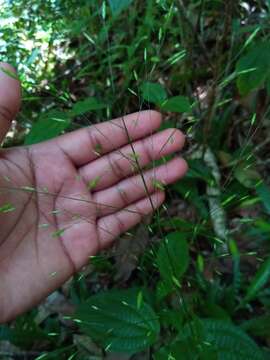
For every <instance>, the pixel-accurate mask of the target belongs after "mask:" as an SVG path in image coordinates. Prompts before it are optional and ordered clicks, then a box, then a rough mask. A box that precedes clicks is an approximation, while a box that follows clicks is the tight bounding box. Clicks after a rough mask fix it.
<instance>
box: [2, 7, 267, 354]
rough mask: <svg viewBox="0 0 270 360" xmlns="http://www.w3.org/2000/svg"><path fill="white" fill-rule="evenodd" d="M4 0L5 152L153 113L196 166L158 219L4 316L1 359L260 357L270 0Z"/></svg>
mask: <svg viewBox="0 0 270 360" xmlns="http://www.w3.org/2000/svg"><path fill="white" fill-rule="evenodd" d="M0 5H1V8H0V60H1V61H8V62H9V63H11V64H12V65H14V66H15V67H16V68H17V70H18V74H19V77H20V79H21V82H22V86H23V102H22V109H21V112H20V114H19V115H18V116H17V118H16V120H15V121H14V122H13V124H12V128H11V130H10V131H9V133H8V136H7V139H6V141H5V143H4V146H5V147H8V146H17V145H21V144H27V145H30V144H34V143H38V142H41V141H44V140H47V139H50V138H53V137H55V136H58V135H60V134H62V133H64V132H68V131H72V130H75V129H78V128H81V127H84V126H88V125H93V124H97V123H99V122H102V121H105V120H108V119H112V118H116V117H119V116H122V115H125V114H128V113H131V112H135V111H141V110H145V109H155V110H158V111H160V112H161V113H162V116H163V123H162V125H161V129H165V128H171V127H176V128H179V129H181V130H182V131H183V132H184V133H185V134H186V145H185V147H184V149H183V151H182V152H181V154H177V155H176V156H180V155H181V156H183V157H184V158H185V159H186V160H187V162H188V165H189V170H188V173H187V175H186V176H185V177H184V178H183V179H181V180H180V181H178V182H177V183H175V184H174V185H172V186H169V187H168V188H166V203H165V205H164V206H162V207H161V208H160V209H159V210H158V211H156V212H155V215H154V216H150V217H146V218H145V219H144V221H143V222H142V223H141V224H140V225H138V226H137V227H136V228H135V229H133V230H132V231H131V232H129V233H127V234H125V235H123V236H121V237H120V238H119V239H117V240H116V242H115V243H114V245H113V247H112V248H110V249H108V250H106V251H104V252H102V253H100V254H98V255H97V256H95V257H92V258H91V259H90V261H89V265H87V266H86V267H85V268H84V269H83V270H82V271H81V272H80V273H78V274H76V275H75V276H74V277H73V278H72V279H70V280H69V281H68V282H67V283H66V284H64V286H62V287H61V288H60V289H59V290H57V291H56V292H54V293H53V294H52V295H50V296H49V297H48V298H47V299H46V300H45V301H44V302H43V303H42V304H41V305H40V306H38V307H37V308H35V309H33V310H32V311H30V312H28V313H26V314H24V315H22V316H20V317H18V318H17V319H16V320H15V321H13V322H11V323H10V324H7V325H2V326H0V359H6V360H7V359H36V360H41V359H44V360H45V359H46V360H47V359H48V360H49V359H68V360H71V359H74V360H75V359H76V360H77V359H78V360H87V359H89V360H90V359H91V360H94V359H95V360H102V359H108V360H112V359H120V360H121V359H123V360H124V359H126V360H128V359H133V360H135V359H137V360H144V359H154V360H174V359H176V360H182V359H183V360H186V359H187V360H189V359H191V360H196V359H200V360H206V359H207V360H212V359H213V360H214V359H218V360H229V359H230V360H234V359H235V360H241V359H243V360H249V359H250V360H262V359H269V358H270V288H269V280H270V221H269V220H270V219H269V215H270V182H269V171H270V157H268V155H269V152H270V138H268V136H269V130H270V111H269V105H270V102H269V99H270V31H269V30H270V1H269V0H244V1H235V0H226V1H222V0H190V1H185V0H148V1H141V0H134V1H132V0H109V1H94V0H93V1H91V0H76V1H74V0H62V1H60V0H49V1H41V0H27V1H26V0H13V1H0ZM167 160H168V158H163V159H161V160H159V161H160V163H162V162H166V161H167ZM156 164H157V162H155V165H156ZM97 181H98V179H97ZM90 186H95V184H90ZM155 186H156V187H157V188H159V189H162V190H163V189H164V186H163V184H162V183H159V182H157V183H156V184H155ZM1 206H2V205H1V204H0V212H5V211H7V209H6V208H5V207H1ZM0 216H1V214H0Z"/></svg>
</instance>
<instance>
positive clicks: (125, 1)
mask: <svg viewBox="0 0 270 360" xmlns="http://www.w3.org/2000/svg"><path fill="white" fill-rule="evenodd" d="M132 1H133V0H109V4H110V7H111V10H112V13H113V15H118V14H120V12H121V11H123V10H124V9H126V8H127V7H128V6H129V5H130V4H131V3H132Z"/></svg>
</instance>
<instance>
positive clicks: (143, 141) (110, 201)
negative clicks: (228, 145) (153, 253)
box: [0, 64, 187, 322]
mask: <svg viewBox="0 0 270 360" xmlns="http://www.w3.org/2000/svg"><path fill="white" fill-rule="evenodd" d="M1 67H2V68H6V69H8V70H9V71H13V70H12V68H11V67H9V66H8V65H6V64H2V65H1V66H0V68H1ZM19 106H20V84H19V82H18V81H17V80H15V79H14V78H13V77H10V76H8V75H7V74H6V72H5V71H4V72H3V71H1V70H0V141H2V140H3V138H4V136H5V134H6V132H7V130H8V128H9V125H10V121H11V120H12V119H13V118H14V116H15V114H16V112H17V111H18V109H19ZM160 124H161V116H160V114H159V113H157V112H155V111H142V112H140V113H135V114H130V115H127V116H125V117H123V118H119V119H115V120H111V121H107V122H104V123H100V124H98V125H94V126H90V127H87V128H83V129H80V130H78V131H74V132H71V133H68V134H65V135H62V136H60V137H58V138H55V139H53V140H50V141H46V142H43V143H40V144H37V145H32V146H21V147H14V148H9V149H1V150H0V230H1V233H0V322H6V321H9V320H11V319H13V318H14V317H16V316H17V315H18V314H21V313H22V312H24V311H26V310H28V309H30V308H31V307H32V306H34V305H36V304H38V303H39V302H40V301H41V300H42V299H43V298H44V297H46V296H47V295H48V294H49V293H50V292H52V291H54V290H55V289H56V288H57V287H59V286H60V285H61V284H63V283H64V282H65V281H66V280H67V279H68V278H69V277H70V276H71V275H72V274H74V273H75V272H76V271H78V270H80V269H81V268H82V266H84V265H85V264H86V263H87V262H88V261H89V258H90V257H91V256H93V255H95V254H96V253H97V252H98V251H100V250H102V249H104V248H106V247H107V246H108V245H110V244H111V243H112V241H113V240H114V239H115V238H116V237H117V236H119V235H120V234H121V233H123V232H125V231H127V230H129V229H130V228H131V227H133V226H134V225H136V224H137V223H139V222H140V221H141V220H142V217H143V216H144V215H146V214H150V213H152V212H153V210H154V208H157V207H158V206H160V205H161V204H162V202H163V201H164V192H163V191H161V190H158V189H157V187H156V185H155V184H156V183H157V181H158V182H162V183H163V184H164V185H166V184H169V183H172V182H174V181H176V180H178V179H179V178H180V177H182V176H183V175H184V173H185V172H186V170H187V165H186V162H185V161H184V160H183V159H181V158H179V157H178V158H175V159H173V160H171V161H169V162H168V163H167V164H164V165H161V166H159V167H157V168H156V169H152V170H144V171H143V173H142V170H141V168H143V167H145V166H146V165H149V164H150V163H151V161H152V160H156V159H159V158H161V157H162V156H164V155H167V154H171V153H174V152H175V151H178V150H180V149H181V148H182V146H183V144H184V136H183V134H182V133H181V132H180V131H179V130H176V129H168V130H164V131H162V132H159V133H156V134H153V133H154V132H155V131H156V130H158V128H159V127H160ZM131 142H132V144H131ZM142 175H143V176H142ZM146 187H147V190H146ZM150 194H151V196H150V197H149V195H150Z"/></svg>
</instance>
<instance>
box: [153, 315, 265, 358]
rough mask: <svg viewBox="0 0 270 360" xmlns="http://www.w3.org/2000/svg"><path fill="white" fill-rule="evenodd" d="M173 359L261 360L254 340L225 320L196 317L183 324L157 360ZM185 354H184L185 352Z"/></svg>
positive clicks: (260, 354) (261, 356) (259, 351)
mask: <svg viewBox="0 0 270 360" xmlns="http://www.w3.org/2000/svg"><path fill="white" fill-rule="evenodd" d="M163 354H164V355H165V354H166V355H167V358H168V356H169V354H171V356H172V357H174V358H175V359H177V360H178V359H179V360H181V359H183V360H184V359H185V360H186V359H190V360H191V359H198V360H201V359H216V360H226V359H230V360H241V359H243V360H244V359H246V360H251V359H257V360H263V359H265V358H264V355H263V353H262V352H261V350H260V349H259V347H258V346H257V345H256V343H255V342H254V341H253V340H252V339H251V338H250V337H249V336H248V335H247V334H246V333H244V332H243V331H242V330H241V329H239V328H238V327H236V326H234V325H233V324H231V323H230V322H228V321H221V320H212V319H200V320H195V321H193V322H191V323H189V324H187V325H186V326H185V327H184V328H183V331H182V333H181V334H180V336H179V338H178V339H177V340H176V341H175V343H174V344H172V346H170V347H168V348H166V349H162V350H161V351H160V355H158V356H157V357H156V359H157V360H159V359H160V360H162V359H166V357H164V356H163ZM186 354H187V355H186Z"/></svg>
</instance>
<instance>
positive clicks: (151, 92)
mask: <svg viewBox="0 0 270 360" xmlns="http://www.w3.org/2000/svg"><path fill="white" fill-rule="evenodd" d="M141 92H142V97H143V99H144V100H145V101H147V102H152V103H154V104H157V105H161V104H162V103H163V101H164V100H166V98H167V93H166V90H165V89H164V87H163V86H162V85H160V84H159V83H152V82H148V81H146V82H144V83H143V84H142V86H141Z"/></svg>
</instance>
